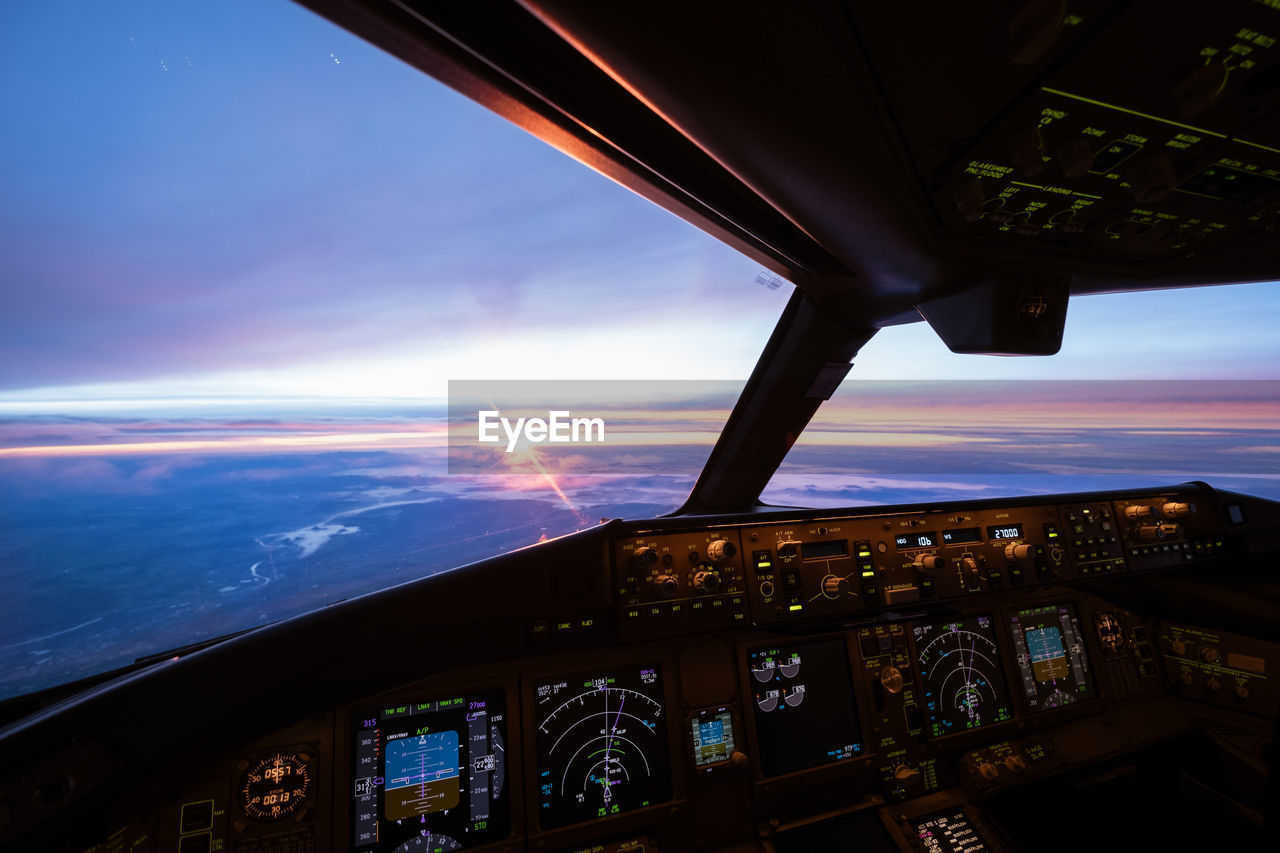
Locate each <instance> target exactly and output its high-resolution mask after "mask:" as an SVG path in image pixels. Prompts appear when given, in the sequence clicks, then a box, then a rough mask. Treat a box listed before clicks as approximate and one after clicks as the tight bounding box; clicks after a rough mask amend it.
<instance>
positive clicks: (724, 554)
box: [707, 539, 738, 563]
mask: <svg viewBox="0 0 1280 853" xmlns="http://www.w3.org/2000/svg"><path fill="white" fill-rule="evenodd" d="M737 553H738V546H737V545H734V544H733V543H732V542H730V541H729V540H728V539H717V540H715V541H714V542H712V543H711V544H710V545H708V546H707V559H708V560H710V561H711V562H713V563H723V562H724V561H725V560H730V559H733V557H735V556H737Z"/></svg>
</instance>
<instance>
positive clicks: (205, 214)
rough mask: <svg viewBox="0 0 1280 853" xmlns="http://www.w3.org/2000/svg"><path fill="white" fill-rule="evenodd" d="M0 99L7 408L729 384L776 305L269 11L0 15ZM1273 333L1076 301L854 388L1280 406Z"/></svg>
mask: <svg viewBox="0 0 1280 853" xmlns="http://www.w3.org/2000/svg"><path fill="white" fill-rule="evenodd" d="M0 72H2V73H3V74H4V79H5V80H6V81H7V83H6V86H5V87H4V89H3V92H2V93H0V108H2V109H3V110H4V114H5V115H7V116H11V117H16V118H15V119H14V120H13V121H11V122H10V132H9V133H7V134H4V135H3V136H2V137H0V180H2V181H3V183H4V186H5V188H6V198H7V203H6V204H5V205H4V206H3V207H2V208H0V274H2V275H3V282H4V285H3V286H4V299H5V306H6V309H5V311H3V312H0V403H9V404H14V403H15V402H19V401H25V402H28V403H30V404H31V407H32V408H34V409H40V408H42V407H44V408H50V407H51V408H58V407H59V405H60V404H62V403H65V402H66V401H69V400H77V399H84V398H97V399H107V400H119V399H141V400H166V399H172V398H175V397H182V396H196V397H200V398H204V399H205V400H208V399H224V398H237V399H238V398H244V397H249V398H252V397H258V396H268V397H278V396H284V395H301V396H307V397H312V398H331V399H342V398H350V397H381V398H400V399H421V398H423V397H424V396H439V395H441V394H443V389H444V382H445V380H447V379H449V378H499V377H501V378H534V377H546V378H568V377H574V378H605V377H627V378H663V377H680V378H737V379H741V378H745V376H746V375H747V373H748V372H749V371H750V369H751V367H752V365H753V364H754V362H755V359H756V357H757V355H758V353H759V351H760V348H761V347H762V346H763V343H764V341H765V339H766V338H767V336H768V333H769V330H770V329H771V327H772V325H773V323H774V322H775V321H776V318H777V316H778V314H779V312H780V311H781V308H782V305H783V303H784V302H785V299H786V297H787V288H785V287H784V288H783V289H780V290H778V291H768V290H766V289H765V288H762V287H759V286H758V285H756V284H754V283H753V278H754V277H755V274H756V273H757V272H758V267H757V266H756V265H754V264H753V263H751V262H750V261H748V260H747V259H745V258H742V257H741V256H739V255H737V254H736V253H735V252H733V251H732V250H730V249H728V248H727V247H725V246H723V245H721V244H719V243H717V242H716V241H715V240H713V239H712V238H710V237H708V236H706V235H704V234H702V233H701V232H699V231H697V230H696V229H694V228H693V227H692V226H690V225H688V224H686V223H684V222H682V221H680V220H679V219H677V218H675V217H674V216H671V215H670V214H667V213H666V212H665V211H662V210H660V209H658V208H656V207H654V206H653V205H651V204H649V203H648V202H646V201H644V200H642V199H640V198H639V197H637V196H635V195H633V194H631V193H630V192H628V191H626V190H624V189H621V188H620V187H617V186H616V185H614V184H612V183H610V182H609V181H608V180H606V179H604V178H603V177H601V176H599V175H596V174H595V173H593V172H591V171H590V170H588V169H586V168H585V167H583V166H581V165H580V164H577V163H575V162H573V161H571V160H570V159H568V158H567V157H565V156H564V155H562V154H560V153H559V152H557V151H554V150H552V149H551V148H549V147H548V146H546V145H544V144H542V143H541V142H539V141H537V140H535V139H533V138H531V137H529V136H528V135H526V134H525V133H524V132H523V131H520V130H518V129H516V128H515V127H513V126H511V125H510V124H508V123H507V122H506V121H505V120H503V119H501V118H499V117H497V116H494V115H492V114H490V113H488V112H486V111H485V110H484V109H482V108H481V107H479V106H477V105H475V104H473V103H471V102H470V101H467V100H466V99H464V98H462V97H461V96H459V95H457V94H456V93H454V92H452V91H451V90H448V89H446V88H445V87H443V86H442V85H440V84H438V83H436V82H435V81H434V80H431V79H429V78H427V77H425V76H423V75H421V74H420V73H418V72H417V71H414V70H413V69H410V68H408V67H407V66H404V65H402V64H401V63H399V62H398V61H396V60H394V59H392V58H390V57H387V56H385V55H384V54H382V53H381V52H379V51H377V50H375V49H374V48H372V47H370V46H368V45H366V44H365V43H363V42H361V41H359V40H358V39H356V38H354V37H353V36H351V35H349V34H348V33H346V32H344V31H342V30H340V29H338V28H336V27H334V26H333V25H331V24H329V23H328V22H327V21H324V20H321V19H319V18H317V17H315V16H314V15H312V14H311V13H309V12H307V11H306V10H303V9H301V8H300V7H297V6H295V5H293V4H292V3H288V2H284V0H280V2H249V0H239V1H238V2H219V3H194V2H172V3H124V4H105V3H83V2H48V3H46V2H21V3H9V4H5V7H4V10H3V11H2V12H0ZM1278 309H1280V288H1276V287H1274V286H1272V285H1270V284H1267V285H1251V286H1242V287H1234V288H1201V289H1194V290H1187V291H1182V292H1177V293H1159V294H1152V293H1144V294H1130V295H1121V296H1111V297H1091V298H1083V299H1078V300H1075V301H1073V303H1072V305H1071V308H1070V311H1069V318H1068V329H1067V336H1066V344H1065V346H1064V352H1063V353H1062V354H1061V355H1059V356H1057V357H1054V358H1050V359H993V358H985V357H974V356H967V357H966V356H955V355H952V354H950V353H948V352H947V351H946V349H945V347H943V346H942V344H941V343H940V342H939V341H938V340H937V338H936V337H935V336H934V335H933V334H932V332H931V331H930V330H929V329H928V328H927V326H925V325H924V324H915V325H913V326H909V327H900V328H894V329H889V330H886V331H884V332H882V333H881V335H880V336H879V337H878V338H877V339H876V340H874V341H873V342H872V343H871V345H870V346H868V348H867V349H866V351H865V352H864V354H863V355H862V356H860V357H859V359H858V360H857V362H856V364H857V366H856V368H855V372H854V375H855V376H859V377H863V378H889V377H897V378H952V377H961V376H964V377H968V376H973V375H982V376H987V377H1000V378H1014V377H1071V378H1091V377H1097V376H1123V377H1150V378H1170V377H1176V376H1191V377H1198V378H1214V377H1229V376H1230V377H1235V376H1247V377H1263V376H1267V377H1274V376H1276V375H1277V373H1276V371H1277V368H1276V365H1277V364H1280V335H1276V334H1275V330H1274V318H1275V317H1277V316H1280V310H1278ZM1174 340H1176V341H1177V343H1176V344H1174V343H1172V341H1174ZM63 407H64V408H65V406H63Z"/></svg>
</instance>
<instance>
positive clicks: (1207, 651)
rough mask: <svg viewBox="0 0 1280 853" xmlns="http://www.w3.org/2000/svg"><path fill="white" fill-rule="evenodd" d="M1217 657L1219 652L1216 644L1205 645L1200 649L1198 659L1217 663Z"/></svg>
mask: <svg viewBox="0 0 1280 853" xmlns="http://www.w3.org/2000/svg"><path fill="white" fill-rule="evenodd" d="M1218 657H1219V654H1218V647H1217V646H1205V647H1204V648H1203V649H1201V650H1200V660H1202V661H1204V662H1205V663H1217V662H1218Z"/></svg>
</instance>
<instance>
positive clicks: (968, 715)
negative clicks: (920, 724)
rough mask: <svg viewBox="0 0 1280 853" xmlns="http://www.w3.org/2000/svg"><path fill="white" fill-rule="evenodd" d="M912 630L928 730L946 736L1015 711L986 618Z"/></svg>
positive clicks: (919, 627) (921, 626)
mask: <svg viewBox="0 0 1280 853" xmlns="http://www.w3.org/2000/svg"><path fill="white" fill-rule="evenodd" d="M911 630H912V633H913V634H914V635H915V641H916V654H917V656H918V658H919V661H920V675H921V677H922V678H923V679H924V700H925V713H926V715H927V716H928V721H929V733H930V734H932V735H933V736H934V737H942V736H944V735H949V734H955V733H956V732H963V731H968V730H970V729H977V728H981V727H982V726H988V725H991V724H992V723H998V722H1001V721H1003V720H1008V719H1010V718H1011V717H1012V716H1013V712H1012V711H1011V710H1010V707H1009V690H1008V688H1007V687H1006V686H1005V680H1004V673H1003V671H1002V670H1001V669H1000V650H999V648H998V647H997V646H996V638H995V631H994V630H993V628H992V625H991V620H990V619H989V618H988V617H986V616H977V617H973V618H970V619H961V620H959V621H957V622H945V623H938V624H933V625H916V626H914V627H913V628H912V629H911Z"/></svg>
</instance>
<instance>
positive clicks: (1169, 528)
mask: <svg viewBox="0 0 1280 853" xmlns="http://www.w3.org/2000/svg"><path fill="white" fill-rule="evenodd" d="M1156 526H1157V527H1159V528H1160V538H1162V539H1163V538H1165V537H1168V538H1171V539H1176V538H1177V537H1178V536H1180V535H1181V534H1182V529H1181V528H1179V527H1178V525H1176V524H1157V525H1156Z"/></svg>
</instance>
